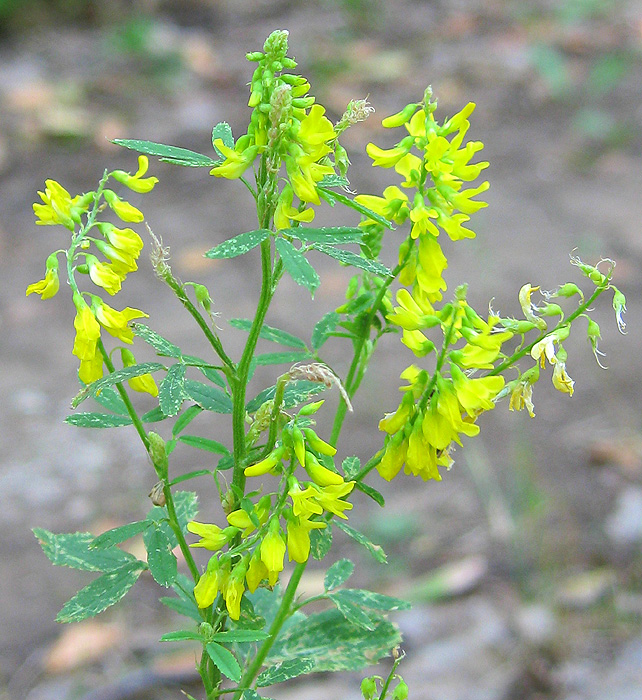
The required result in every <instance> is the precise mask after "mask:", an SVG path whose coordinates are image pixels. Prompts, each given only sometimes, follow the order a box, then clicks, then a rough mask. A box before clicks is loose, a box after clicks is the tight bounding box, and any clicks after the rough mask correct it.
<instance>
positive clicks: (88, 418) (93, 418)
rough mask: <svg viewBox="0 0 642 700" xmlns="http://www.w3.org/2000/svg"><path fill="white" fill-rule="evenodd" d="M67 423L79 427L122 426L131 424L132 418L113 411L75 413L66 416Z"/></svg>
mask: <svg viewBox="0 0 642 700" xmlns="http://www.w3.org/2000/svg"><path fill="white" fill-rule="evenodd" d="M65 423H67V424H68V425H75V426H76V427H78V428H121V427H122V426H123V425H131V424H132V420H131V418H128V417H127V416H115V415H113V414H111V413H74V414H73V415H71V416H67V417H66V418H65Z"/></svg>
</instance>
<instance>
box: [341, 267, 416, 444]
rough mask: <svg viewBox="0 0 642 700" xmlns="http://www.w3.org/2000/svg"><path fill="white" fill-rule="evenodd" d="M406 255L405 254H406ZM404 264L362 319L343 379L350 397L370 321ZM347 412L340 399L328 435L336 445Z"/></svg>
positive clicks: (359, 375)
mask: <svg viewBox="0 0 642 700" xmlns="http://www.w3.org/2000/svg"><path fill="white" fill-rule="evenodd" d="M406 257H407V256H406ZM405 265H406V258H404V259H403V260H402V261H401V262H399V264H398V265H397V266H396V267H395V268H394V269H393V270H392V273H391V276H390V277H389V278H388V279H387V280H386V281H385V282H384V283H383V284H382V285H381V288H380V289H379V292H378V294H377V296H376V297H375V300H374V302H373V304H372V307H371V308H370V311H369V313H368V315H367V316H366V317H365V319H364V321H363V325H362V327H361V333H360V336H359V339H358V340H357V342H356V344H355V349H354V355H353V357H352V363H351V364H350V368H349V370H348V374H347V375H346V379H345V383H344V386H345V390H346V391H347V393H348V396H349V397H350V398H352V397H353V396H354V394H355V392H356V391H357V389H358V388H359V385H360V384H361V379H362V378H363V376H364V374H365V368H360V365H361V355H362V353H363V347H364V345H365V344H366V341H367V340H368V339H369V338H370V330H371V328H372V323H373V321H374V318H375V316H376V314H377V311H378V310H379V307H380V305H381V302H382V300H383V298H384V296H385V295H386V292H387V291H388V289H389V287H390V285H391V284H392V283H393V282H394V281H395V279H397V275H399V273H400V272H401V271H402V270H403V268H404V267H405ZM347 412H348V405H347V404H346V403H345V401H341V402H340V403H339V406H338V408H337V412H336V414H335V417H334V424H333V426H332V434H331V436H330V444H331V445H336V444H337V441H338V440H339V434H340V433H341V428H342V427H343V421H344V420H345V417H346V413H347Z"/></svg>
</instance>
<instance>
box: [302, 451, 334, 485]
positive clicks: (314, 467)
mask: <svg viewBox="0 0 642 700" xmlns="http://www.w3.org/2000/svg"><path fill="white" fill-rule="evenodd" d="M304 467H305V470H306V472H307V473H308V475H309V476H310V478H311V479H312V481H314V483H315V484H318V485H319V486H334V485H338V484H343V477H342V476H341V474H337V473H336V472H333V471H332V470H331V469H328V468H327V467H324V466H323V465H322V464H321V463H320V462H319V460H318V459H317V458H316V457H315V456H314V455H313V454H312V452H308V451H307V450H306V453H305V465H304Z"/></svg>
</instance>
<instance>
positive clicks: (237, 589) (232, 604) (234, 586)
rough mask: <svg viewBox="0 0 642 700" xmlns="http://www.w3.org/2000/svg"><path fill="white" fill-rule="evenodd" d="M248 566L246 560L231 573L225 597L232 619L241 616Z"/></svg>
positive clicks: (224, 593) (224, 592)
mask: <svg viewBox="0 0 642 700" xmlns="http://www.w3.org/2000/svg"><path fill="white" fill-rule="evenodd" d="M246 573H247V566H246V564H245V562H243V561H242V562H241V563H240V564H237V565H236V566H235V567H234V569H233V570H232V573H231V574H230V575H229V577H228V579H227V581H226V583H225V590H224V591H223V595H224V597H225V606H226V607H227V612H228V613H229V615H230V617H231V618H232V620H238V619H239V617H240V616H241V598H242V597H243V593H244V592H245V584H244V581H245V574H246Z"/></svg>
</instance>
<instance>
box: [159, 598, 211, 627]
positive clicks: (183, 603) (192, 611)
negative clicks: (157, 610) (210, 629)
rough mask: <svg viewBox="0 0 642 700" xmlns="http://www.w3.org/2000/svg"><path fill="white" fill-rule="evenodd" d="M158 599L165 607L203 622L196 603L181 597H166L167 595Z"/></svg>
mask: <svg viewBox="0 0 642 700" xmlns="http://www.w3.org/2000/svg"><path fill="white" fill-rule="evenodd" d="M159 600H160V602H161V603H162V604H163V605H164V606H165V607H167V608H169V609H170V610H173V611H174V612H177V613H178V614H179V615H183V616H184V617H189V618H191V619H192V620H196V622H203V618H202V617H201V614H200V613H199V612H198V607H197V605H196V603H194V602H190V601H187V600H183V599H182V598H168V597H167V596H163V597H162V598H159Z"/></svg>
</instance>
